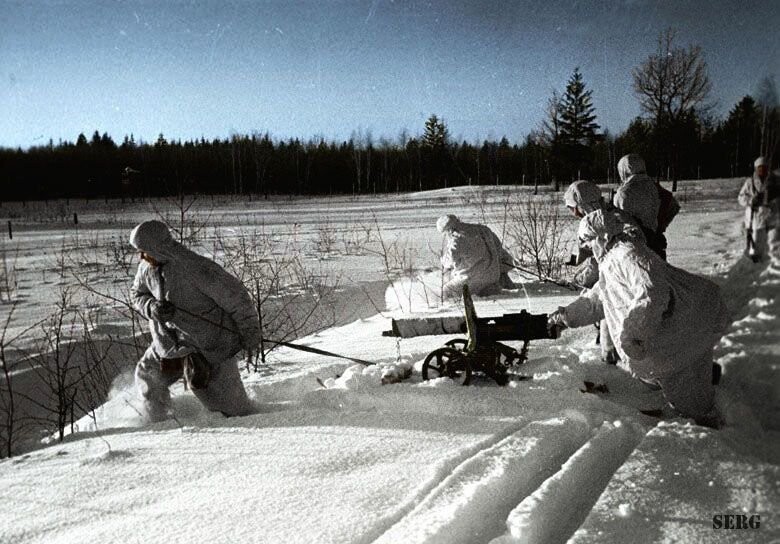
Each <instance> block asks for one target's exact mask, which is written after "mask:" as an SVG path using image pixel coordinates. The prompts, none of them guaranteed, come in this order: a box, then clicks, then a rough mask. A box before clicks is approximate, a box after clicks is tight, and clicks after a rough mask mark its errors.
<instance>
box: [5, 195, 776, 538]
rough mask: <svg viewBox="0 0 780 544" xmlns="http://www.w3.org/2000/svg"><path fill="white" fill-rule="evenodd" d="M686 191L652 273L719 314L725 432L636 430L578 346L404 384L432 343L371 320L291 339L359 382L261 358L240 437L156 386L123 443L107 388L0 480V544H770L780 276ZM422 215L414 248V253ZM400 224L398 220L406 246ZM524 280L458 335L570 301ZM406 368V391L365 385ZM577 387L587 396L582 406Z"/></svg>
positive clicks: (716, 207)
mask: <svg viewBox="0 0 780 544" xmlns="http://www.w3.org/2000/svg"><path fill="white" fill-rule="evenodd" d="M690 187H691V189H690V194H689V195H688V196H689V197H690V198H688V199H687V202H684V203H683V206H684V211H683V213H682V214H681V215H680V216H679V217H678V218H677V220H676V221H675V223H674V224H673V226H672V228H671V232H670V262H672V264H675V265H678V266H683V267H684V268H686V269H688V270H692V271H695V272H698V273H703V274H708V275H711V276H713V277H715V278H716V280H717V281H718V282H719V283H720V284H721V285H722V286H723V290H724V294H725V295H726V297H727V302H728V304H729V307H730V309H731V310H732V312H733V313H734V323H733V325H732V327H731V328H730V330H729V331H728V333H727V335H726V336H725V337H724V339H723V340H722V342H721V344H720V345H719V346H718V348H717V349H716V359H717V361H718V362H719V363H720V364H721V365H722V366H723V368H724V376H723V381H722V385H721V387H720V388H719V392H718V403H719V405H720V406H721V407H722V409H723V411H724V414H725V415H726V418H727V425H726V427H725V428H724V429H722V430H719V431H713V430H710V429H706V428H701V427H697V426H695V425H693V424H692V423H691V422H689V421H686V420H681V419H675V418H674V417H673V415H671V414H669V413H668V411H667V416H668V417H666V418H665V419H664V420H661V421H659V420H657V419H654V418H651V417H649V416H645V415H643V414H641V413H640V412H639V411H638V409H657V408H661V407H663V405H664V402H663V399H662V397H661V396H660V394H659V393H658V392H655V391H651V390H649V389H647V388H646V387H645V386H643V385H642V384H640V383H638V382H637V381H636V380H633V379H632V378H631V377H630V376H629V375H628V374H627V373H626V372H625V371H623V370H622V369H621V368H617V367H612V366H607V365H604V364H603V363H601V362H600V360H599V351H598V347H597V346H595V345H594V342H593V339H594V336H595V334H594V331H593V330H592V329H590V328H583V329H579V330H574V331H565V332H564V335H563V337H562V338H561V339H559V340H556V341H537V342H532V343H531V349H530V351H529V361H528V362H527V363H526V364H525V365H523V366H521V367H520V368H518V372H520V373H522V374H523V375H526V376H532V377H533V379H532V380H526V381H513V382H511V383H510V385H509V386H507V387H498V386H496V385H495V384H494V383H492V382H491V381H489V380H487V379H483V380H476V383H475V384H474V385H473V386H470V387H462V386H460V385H457V384H454V383H452V382H451V381H450V380H448V379H439V380H433V381H431V382H422V381H421V378H420V375H419V367H420V363H421V361H422V359H423V358H424V356H425V355H426V354H427V353H428V352H429V351H431V350H432V349H434V348H435V347H438V346H440V345H442V344H443V343H444V341H445V340H447V339H448V338H449V337H421V338H414V339H404V340H401V341H398V340H396V339H393V338H386V337H382V336H381V331H383V330H385V329H388V328H389V317H390V316H391V315H392V314H391V313H388V312H384V313H383V314H377V315H373V316H371V317H365V318H361V319H359V320H357V321H354V322H352V323H349V324H346V325H343V326H340V327H335V328H331V329H328V330H325V331H322V332H320V333H317V334H315V335H312V336H310V337H307V338H304V339H301V342H302V343H305V344H308V345H311V346H314V347H319V348H323V349H328V350H331V351H336V352H340V353H344V354H345V355H350V356H354V357H360V358H363V359H369V360H373V361H377V362H379V363H380V365H379V366H376V367H367V368H364V367H361V366H359V365H352V364H342V363H339V362H337V361H334V360H328V359H324V358H322V357H319V356H316V355H311V354H304V353H300V352H294V351H290V350H287V349H280V350H278V351H276V352H274V353H273V358H272V361H271V362H270V366H269V367H268V368H267V369H266V370H265V371H264V372H262V373H253V374H246V373H245V374H244V378H245V383H246V386H247V389H248V390H249V392H250V396H251V397H252V398H253V399H254V400H255V402H256V403H257V405H258V410H259V412H260V413H258V414H257V415H253V416H249V417H245V418H232V419H226V418H224V417H222V416H219V415H215V414H209V413H205V412H204V411H203V409H202V408H201V407H200V405H199V404H198V402H197V401H196V400H195V398H194V397H193V396H192V394H191V393H190V392H187V391H184V390H183V389H182V388H181V387H180V386H177V387H176V388H175V397H174V401H175V411H176V420H171V421H167V422H164V423H162V424H157V425H152V426H149V425H143V424H142V422H141V421H140V418H139V417H138V414H137V412H136V410H135V408H134V406H133V403H134V400H133V398H132V395H131V394H130V393H129V388H128V387H127V386H128V384H129V380H128V379H127V376H125V377H124V378H125V381H124V382H123V381H122V380H119V381H117V383H116V384H115V385H116V387H115V390H114V391H113V392H112V396H111V399H110V400H109V401H108V402H107V403H106V404H105V405H104V407H103V408H102V409H101V410H99V411H98V412H97V413H96V414H95V418H94V419H91V418H90V417H85V418H82V420H81V421H80V422H79V432H77V433H75V434H74V435H72V436H69V437H68V438H67V439H66V441H65V442H64V443H52V444H51V445H49V446H48V447H45V448H43V449H40V450H38V451H33V452H30V453H29V454H26V455H23V456H20V457H16V458H12V459H8V460H5V461H0V500H2V502H3V504H4V509H3V511H4V515H3V518H2V520H0V542H9V543H10V542H13V543H16V542H25V543H33V542H41V543H43V542H46V543H49V542H84V541H89V542H158V541H159V542H170V543H175V542H182V543H184V542H186V543H191V542H193V541H197V542H200V541H203V542H334V543H336V542H338V543H343V542H354V543H362V542H374V541H378V542H388V543H397V542H403V543H406V542H426V543H431V542H446V543H450V542H495V543H509V542H544V543H551V542H566V541H567V540H569V541H572V542H628V541H631V542H660V541H665V542H742V541H754V542H772V541H775V540H777V539H780V524H779V523H778V522H777V520H776V519H775V517H776V513H777V512H778V511H780V448H779V447H778V446H780V434H779V433H780V423H778V422H779V421H780V419H779V418H778V416H780V413H779V410H780V379H778V375H777V374H778V365H779V364H780V360H779V359H778V355H780V353H779V352H780V347H779V346H780V337H778V334H779V333H778V331H780V327H779V326H778V325H780V296H778V295H780V268H778V267H773V266H769V267H760V266H755V265H752V264H750V263H748V262H746V261H744V260H738V255H739V252H740V250H741V247H740V244H741V243H742V235H741V232H740V229H739V225H738V221H739V218H740V211H739V209H738V208H737V207H736V206H734V204H733V203H732V202H731V201H730V200H726V199H725V198H722V197H723V196H724V195H725V194H730V193H729V191H731V190H732V189H731V187H730V186H727V185H726V184H725V183H724V184H723V187H724V189H723V190H722V191H720V192H716V194H715V195H714V197H713V195H709V194H705V193H706V191H705V189H708V187H707V186H704V189H702V188H701V187H700V188H698V189H697V188H696V184H693V183H691V184H690ZM705 197H706V198H705ZM409 198H410V200H411V201H412V202H417V203H418V204H416V205H415V206H418V205H419V202H420V201H423V202H425V201H426V200H425V198H428V199H429V200H428V201H429V202H430V201H434V202H435V199H437V198H439V195H438V194H436V195H430V194H429V195H411V196H410V197H409ZM460 202H461V205H463V206H464V207H465V206H466V205H465V204H464V203H463V201H460ZM311 206H315V204H313V203H312V204H311ZM438 209H441V210H445V209H446V208H445V207H444V206H443V205H442V206H441V208H438ZM438 209H437V210H434V211H432V212H431V213H430V215H431V217H430V218H429V219H430V221H429V222H428V223H427V224H426V225H425V226H423V225H420V226H418V227H417V229H418V230H417V233H418V235H419V236H422V237H423V238H424V240H425V241H423V242H420V241H418V247H425V245H426V244H429V243H431V240H435V236H436V233H435V229H433V222H435V215H436V213H437V212H438ZM464 211H465V210H464ZM412 212H413V210H412V209H411V208H410V209H406V210H404V211H402V212H399V213H400V216H402V217H406V218H408V221H409V222H408V223H406V224H407V225H411V224H417V223H418V221H419V219H418V218H417V217H414V216H413V213H412ZM465 217H466V218H469V216H467V215H466V216H465ZM395 219H398V216H396V217H395ZM395 219H394V220H395ZM469 219H478V218H475V217H470V218H469ZM399 224H404V223H403V221H399ZM426 229H427V230H426ZM431 231H432V232H431ZM423 233H424V234H423ZM367 279H368V278H367ZM515 279H516V280H518V281H519V280H521V279H523V278H521V277H520V276H515ZM525 281H526V283H525V284H524V286H523V287H524V288H523V289H519V290H517V291H515V292H504V293H502V294H501V295H499V296H496V297H491V298H478V299H476V308H477V312H478V314H479V315H485V316H487V315H500V314H503V313H510V312H516V311H519V310H521V309H527V310H529V311H531V312H533V313H541V312H549V311H551V310H553V309H555V308H556V307H557V306H559V305H563V304H566V303H567V302H568V301H570V300H571V298H572V296H573V294H572V293H570V292H567V291H565V290H562V289H560V288H558V287H555V286H550V285H549V284H541V283H539V282H535V281H531V280H529V279H528V278H525ZM459 311H460V310H459V309H458V307H457V304H453V305H451V306H449V307H445V308H443V309H426V310H424V312H423V313H424V314H425V315H455V314H458V313H459ZM409 366H413V367H414V368H415V372H413V374H412V377H411V378H410V379H408V380H406V381H403V382H401V383H396V384H390V385H382V384H381V383H382V376H383V375H385V376H386V375H387V374H388V373H392V372H397V373H399V374H400V373H401V370H403V369H404V368H408V367H409ZM318 379H319V381H318ZM585 380H589V381H593V382H595V383H598V384H607V385H608V390H609V391H608V393H603V394H598V395H596V394H591V393H583V392H581V389H583V381H585ZM320 382H322V384H324V386H325V387H323V386H322V385H320ZM742 513H744V514H747V515H754V514H757V515H760V516H761V527H760V529H752V530H751V529H749V530H741V531H736V530H717V529H713V525H712V518H713V516H714V515H716V514H742Z"/></svg>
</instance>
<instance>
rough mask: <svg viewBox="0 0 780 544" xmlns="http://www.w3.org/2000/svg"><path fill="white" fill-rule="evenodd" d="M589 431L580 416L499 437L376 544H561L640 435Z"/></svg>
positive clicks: (614, 429)
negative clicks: (476, 543) (490, 543)
mask: <svg viewBox="0 0 780 544" xmlns="http://www.w3.org/2000/svg"><path fill="white" fill-rule="evenodd" d="M593 432H594V427H593V425H592V423H591V422H589V421H587V420H586V418H585V417H584V416H582V415H580V414H578V413H566V414H564V415H562V416H561V417H558V418H553V419H547V420H543V421H534V422H532V423H530V424H528V425H526V426H524V427H523V428H522V429H519V430H517V431H515V432H511V433H510V434H508V436H505V437H503V438H501V437H499V439H497V440H495V441H494V442H493V444H492V445H488V446H486V447H483V448H482V449H480V450H478V451H476V452H475V453H474V454H473V455H471V456H470V457H468V458H467V459H465V460H464V461H463V462H462V463H460V465H458V466H457V467H456V468H455V469H454V470H453V471H452V472H451V473H450V474H449V475H448V476H446V477H445V478H443V479H442V480H441V481H440V482H439V483H438V484H437V485H435V487H434V488H433V489H431V491H430V492H429V493H428V494H427V495H426V496H424V498H422V500H421V501H419V503H417V504H416V505H415V506H414V507H413V508H411V509H410V510H409V511H408V513H406V514H405V515H403V516H402V517H401V518H400V519H399V520H398V521H397V522H396V523H394V524H393V525H392V526H391V527H389V528H388V529H387V530H386V531H385V532H384V533H383V534H382V535H381V536H379V538H378V539H376V540H375V542H376V543H377V544H383V543H392V542H405V543H426V544H430V543H447V544H450V543H454V544H457V543H474V542H495V543H496V544H498V543H509V542H543V543H550V542H565V541H566V540H567V539H568V538H569V537H570V536H571V535H572V534H573V533H574V531H576V529H577V528H578V527H579V525H580V524H581V523H582V521H583V520H584V519H585V517H586V516H587V514H588V513H589V512H590V511H591V509H592V507H593V505H594V504H595V502H596V500H597V499H598V498H599V496H600V495H601V492H602V491H603V489H604V488H605V487H606V485H607V483H608V482H609V480H610V479H611V477H612V475H613V474H614V473H615V471H616V470H617V469H618V468H619V467H620V466H622V464H623V462H624V461H625V459H626V458H627V457H628V456H629V455H630V454H631V452H632V451H633V450H634V448H635V447H636V445H637V444H638V443H639V442H640V440H641V438H642V437H643V436H644V433H643V432H640V431H639V430H638V429H637V428H633V427H627V426H613V425H612V424H609V423H606V424H603V425H602V426H601V427H600V428H597V430H596V434H595V436H592V435H593ZM507 527H508V528H509V530H510V534H506V532H507Z"/></svg>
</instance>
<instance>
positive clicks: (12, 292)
mask: <svg viewBox="0 0 780 544" xmlns="http://www.w3.org/2000/svg"><path fill="white" fill-rule="evenodd" d="M8 253H9V252H8V250H7V249H6V248H5V244H3V247H2V249H0V303H1V302H2V301H3V300H5V301H6V302H11V301H13V299H14V297H15V296H16V291H17V289H18V288H19V280H18V278H17V274H16V263H17V262H18V260H19V245H18V244H17V246H16V248H15V249H14V251H13V253H11V255H10V258H9V255H8Z"/></svg>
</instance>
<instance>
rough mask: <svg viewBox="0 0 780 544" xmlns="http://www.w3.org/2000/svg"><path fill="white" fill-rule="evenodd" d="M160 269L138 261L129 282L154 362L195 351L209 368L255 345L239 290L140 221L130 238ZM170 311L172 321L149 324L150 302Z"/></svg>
mask: <svg viewBox="0 0 780 544" xmlns="http://www.w3.org/2000/svg"><path fill="white" fill-rule="evenodd" d="M130 241H131V244H132V245H133V246H134V247H136V248H137V249H139V250H141V251H144V252H145V253H147V254H149V255H151V256H152V257H154V258H155V259H156V260H157V261H158V262H160V263H161V264H160V265H159V266H152V265H151V264H149V263H148V262H146V261H141V264H140V265H139V266H138V270H137V272H136V275H135V279H134V280H133V286H132V296H133V303H134V306H135V307H136V309H137V310H138V311H139V312H140V313H141V314H143V316H144V317H146V318H147V319H149V328H150V330H151V333H152V348H153V349H154V351H155V353H156V354H157V355H158V357H160V358H173V357H179V356H182V355H186V354H188V353H192V352H193V351H198V352H200V353H202V354H203V355H204V356H205V357H206V359H207V360H209V361H210V362H212V363H215V364H216V363H218V362H221V361H224V360H226V359H229V358H231V357H232V356H233V355H235V354H236V353H238V351H239V350H240V349H241V348H242V347H243V348H255V347H256V346H257V345H258V344H259V343H260V320H259V317H258V314H257V310H256V308H255V305H254V303H253V302H252V298H251V297H250V295H249V293H248V292H247V290H246V288H245V287H244V285H243V284H242V283H241V282H240V281H239V280H238V279H237V278H235V277H233V276H232V275H230V274H229V273H228V272H226V271H225V270H224V269H223V268H222V267H221V266H219V265H218V264H217V263H215V262H214V261H212V260H210V259H207V258H206V257H203V256H201V255H198V254H197V253H194V252H193V251H190V250H189V249H187V248H185V247H184V246H183V245H181V244H180V243H178V242H176V241H175V240H174V239H173V238H172V237H171V235H170V231H169V230H168V228H167V227H166V226H165V224H164V223H161V222H159V221H146V222H144V223H141V224H140V225H139V226H137V227H136V228H135V229H134V230H133V232H132V234H131V237H130ZM163 300H167V301H169V302H171V303H172V304H173V305H174V306H175V307H176V312H175V314H174V315H173V318H172V319H171V320H170V321H168V322H166V323H164V324H163V323H159V322H157V321H156V320H154V319H153V318H152V312H151V310H152V307H153V303H154V302H155V301H163Z"/></svg>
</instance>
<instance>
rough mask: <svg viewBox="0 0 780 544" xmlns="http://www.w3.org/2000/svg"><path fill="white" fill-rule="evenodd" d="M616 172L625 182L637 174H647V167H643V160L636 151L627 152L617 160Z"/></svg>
mask: <svg viewBox="0 0 780 544" xmlns="http://www.w3.org/2000/svg"><path fill="white" fill-rule="evenodd" d="M617 167H618V174H619V175H620V181H622V182H623V183H625V182H626V181H628V178H630V177H631V176H635V175H637V174H645V175H646V174H647V168H646V167H645V160H644V159H643V158H642V157H640V156H639V155H637V154H636V153H629V154H628V155H624V156H623V157H622V158H621V159H620V160H619V161H618V166H617Z"/></svg>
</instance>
